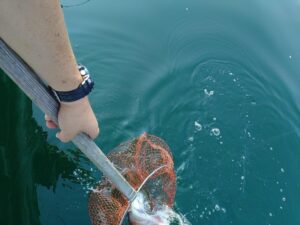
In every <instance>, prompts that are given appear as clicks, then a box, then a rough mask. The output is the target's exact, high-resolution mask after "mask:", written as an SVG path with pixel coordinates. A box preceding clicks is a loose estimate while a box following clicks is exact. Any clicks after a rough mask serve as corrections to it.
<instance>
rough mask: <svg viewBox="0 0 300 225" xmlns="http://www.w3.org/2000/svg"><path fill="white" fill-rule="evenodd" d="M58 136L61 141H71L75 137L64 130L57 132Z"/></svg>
mask: <svg viewBox="0 0 300 225" xmlns="http://www.w3.org/2000/svg"><path fill="white" fill-rule="evenodd" d="M56 137H57V138H58V139H59V140H60V141H61V142H69V141H71V140H72V139H73V137H74V135H72V134H70V133H66V132H64V131H60V132H57V133H56Z"/></svg>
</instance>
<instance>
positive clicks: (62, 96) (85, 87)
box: [51, 64, 94, 102]
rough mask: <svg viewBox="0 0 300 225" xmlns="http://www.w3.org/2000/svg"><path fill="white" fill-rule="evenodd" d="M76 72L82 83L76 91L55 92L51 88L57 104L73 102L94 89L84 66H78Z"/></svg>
mask: <svg viewBox="0 0 300 225" xmlns="http://www.w3.org/2000/svg"><path fill="white" fill-rule="evenodd" d="M78 70H79V72H80V74H81V76H82V80H83V81H82V82H81V84H80V85H79V86H78V87H77V88H76V89H74V90H71V91H56V90H54V89H53V88H51V90H52V92H53V94H54V96H55V98H56V99H57V100H58V101H59V102H74V101H76V100H79V99H81V98H83V97H85V96H87V95H88V94H89V93H90V92H91V91H92V89H93V88H94V81H93V80H92V78H91V75H90V73H89V71H88V69H87V68H86V67H85V66H83V65H81V64H79V65H78Z"/></svg>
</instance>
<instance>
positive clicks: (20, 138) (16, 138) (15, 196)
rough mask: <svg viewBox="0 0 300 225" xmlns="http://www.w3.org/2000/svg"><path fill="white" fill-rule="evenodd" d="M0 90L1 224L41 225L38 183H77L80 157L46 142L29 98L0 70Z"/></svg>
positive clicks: (44, 134) (45, 184)
mask: <svg viewBox="0 0 300 225" xmlns="http://www.w3.org/2000/svg"><path fill="white" fill-rule="evenodd" d="M0 90H1V95H0V105H1V110H0V118H1V119H0V224H1V225H2V224H3V225H36V224H40V220H39V216H40V213H39V208H38V199H37V185H43V186H45V187H47V188H48V189H52V190H53V191H55V187H56V183H57V181H58V178H59V177H61V178H62V179H68V180H71V181H72V182H74V183H78V181H77V180H76V178H75V177H74V175H73V171H74V169H76V168H78V167H79V162H80V156H76V154H77V152H76V154H75V155H74V154H73V156H74V158H72V159H70V158H69V157H68V156H67V155H66V154H65V153H64V152H62V151H59V150H58V149H57V148H56V147H53V146H50V145H49V144H47V134H46V132H43V131H42V129H41V128H40V127H39V126H38V125H37V123H36V121H35V120H34V119H33V118H32V107H31V101H30V100H29V99H28V98H27V97H26V96H25V95H24V94H23V93H22V92H21V91H20V90H19V89H18V87H16V85H15V84H14V83H13V82H12V81H11V80H9V78H8V77H7V76H6V75H5V74H4V73H3V72H2V71H1V70H0ZM81 170H83V171H84V172H85V173H86V174H89V171H85V169H83V168H81Z"/></svg>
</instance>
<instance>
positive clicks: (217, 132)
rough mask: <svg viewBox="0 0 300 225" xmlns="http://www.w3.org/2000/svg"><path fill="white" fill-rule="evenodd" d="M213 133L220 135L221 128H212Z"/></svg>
mask: <svg viewBox="0 0 300 225" xmlns="http://www.w3.org/2000/svg"><path fill="white" fill-rule="evenodd" d="M211 133H212V134H213V135H215V136H219V135H220V133H221V131H220V129H219V128H212V129H211Z"/></svg>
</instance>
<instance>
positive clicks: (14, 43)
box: [0, 0, 99, 142]
mask: <svg viewBox="0 0 300 225" xmlns="http://www.w3.org/2000/svg"><path fill="white" fill-rule="evenodd" d="M0 37H1V38H2V39H3V40H4V41H5V42H6V43H7V44H8V45H9V46H10V47H11V48H13V49H14V50H15V51H16V52H17V53H18V54H19V55H20V56H21V57H22V58H23V59H24V60H25V61H26V62H27V63H28V64H29V65H30V66H31V68H32V69H34V70H35V72H36V73H37V74H38V75H39V76H40V78H41V79H42V80H44V82H45V83H47V84H48V85H49V86H51V87H52V88H53V89H55V90H58V91H70V90H73V89H75V88H77V87H78V86H79V84H80V83H81V82H82V78H81V75H80V73H79V71H78V69H77V63H76V59H75V56H74V53H73V51H72V47H71V44H70V41H69V37H68V33H67V30H66V26H65V22H64V17H63V13H62V10H61V7H60V2H59V1H58V0H0ZM45 120H46V125H47V126H48V127H49V128H56V127H57V125H56V124H55V123H54V122H53V121H52V120H51V118H49V117H48V116H47V115H46V116H45ZM58 126H59V128H60V129H61V131H60V132H58V133H57V135H56V136H57V138H59V139H60V140H61V141H63V142H68V141H70V140H71V139H73V137H74V136H76V135H77V134H78V133H80V132H84V133H86V134H87V135H89V136H90V137H91V138H92V139H94V138H96V137H97V136H98V134H99V126H98V122H97V119H96V117H95V114H94V112H93V110H92V107H91V105H90V103H89V100H88V97H84V98H82V99H79V100H77V101H75V102H71V103H69V102H61V104H60V109H59V112H58Z"/></svg>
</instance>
